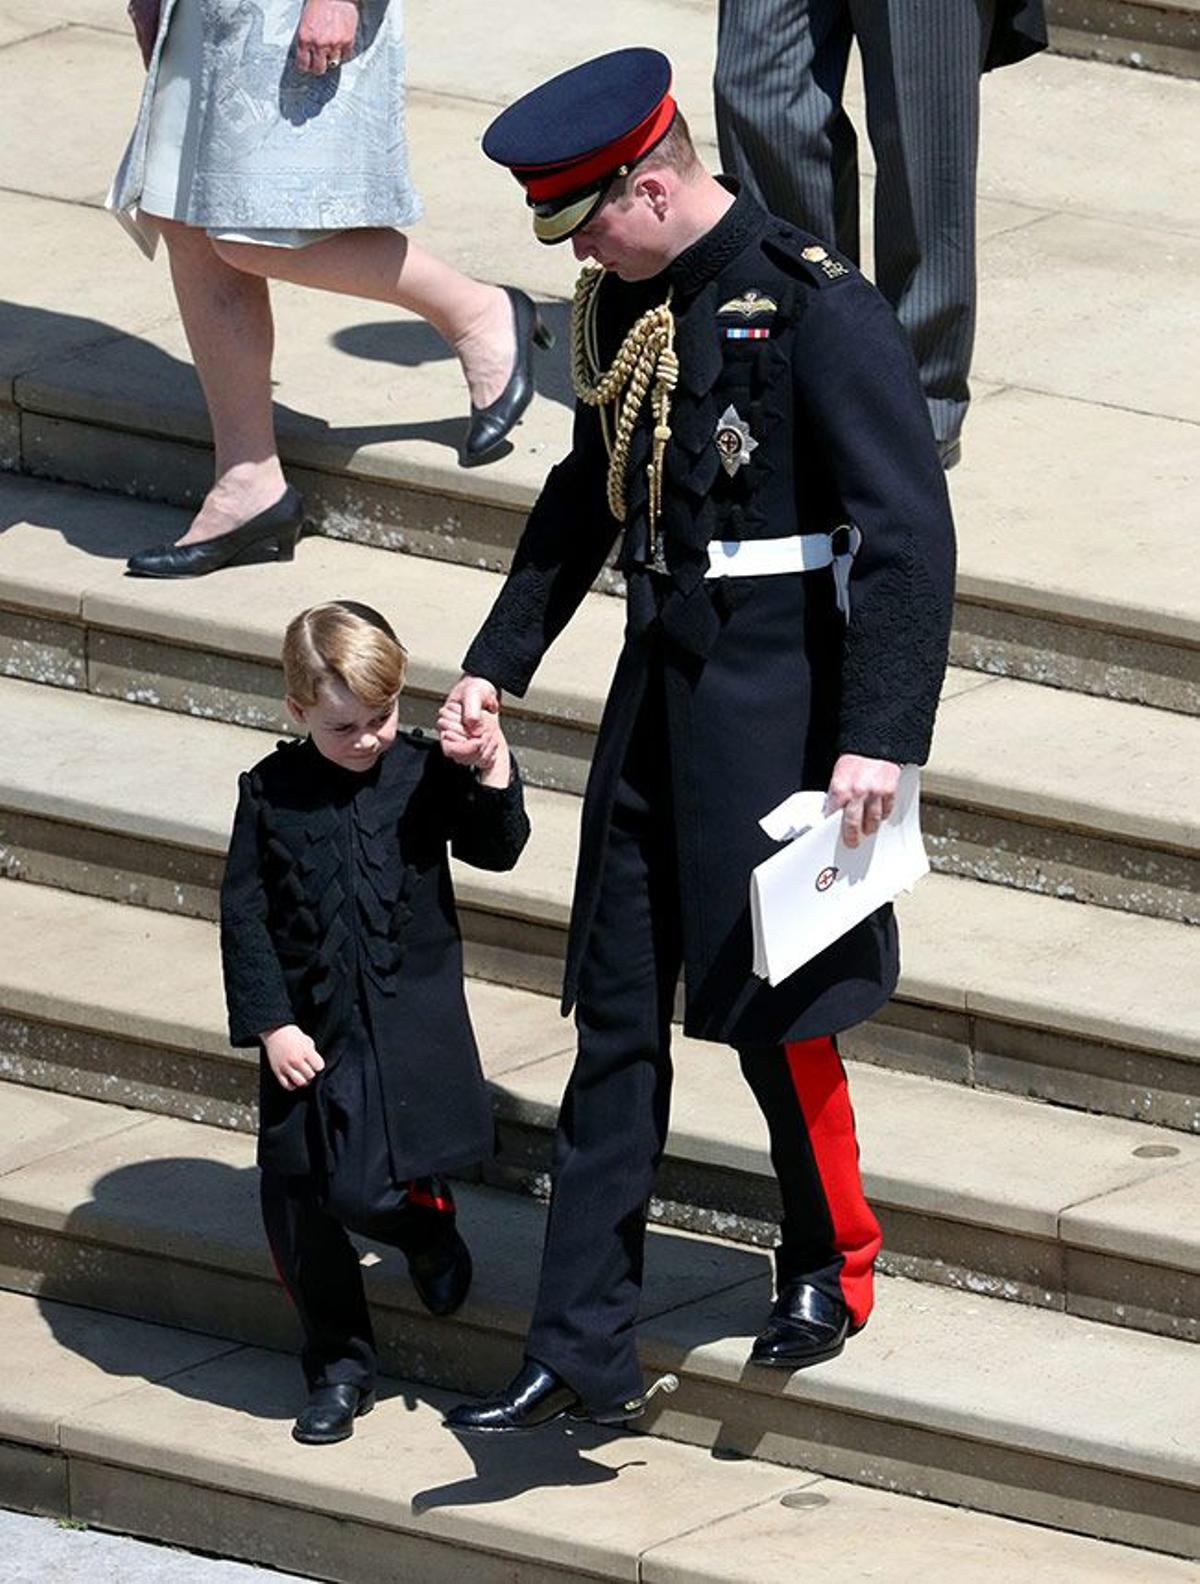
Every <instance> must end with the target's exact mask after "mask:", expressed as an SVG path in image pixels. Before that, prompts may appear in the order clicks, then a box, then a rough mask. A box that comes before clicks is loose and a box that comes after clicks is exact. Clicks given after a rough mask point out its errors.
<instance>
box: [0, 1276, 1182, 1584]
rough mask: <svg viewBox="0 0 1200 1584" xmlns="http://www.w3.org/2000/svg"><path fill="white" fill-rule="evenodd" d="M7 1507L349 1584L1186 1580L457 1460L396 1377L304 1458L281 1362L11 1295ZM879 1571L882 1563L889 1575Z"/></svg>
mask: <svg viewBox="0 0 1200 1584" xmlns="http://www.w3.org/2000/svg"><path fill="white" fill-rule="evenodd" d="M0 1317H2V1319H3V1326H4V1335H5V1339H6V1347H5V1351H4V1356H3V1359H0V1420H2V1422H3V1425H4V1430H3V1432H2V1435H3V1440H2V1441H0V1468H3V1471H4V1476H5V1491H6V1499H7V1500H8V1501H9V1502H10V1503H11V1504H12V1505H13V1506H17V1507H21V1508H24V1509H25V1510H27V1511H34V1512H42V1513H47V1514H51V1515H53V1516H54V1517H57V1518H58V1519H60V1520H62V1521H66V1522H70V1523H73V1524H86V1525H88V1526H89V1527H92V1528H99V1529H110V1530H116V1531H118V1532H121V1533H127V1534H137V1535H143V1536H146V1537H148V1538H151V1539H154V1540H161V1541H168V1542H170V1543H173V1544H175V1545H184V1546H192V1547H196V1548H198V1549H202V1550H204V1551H218V1552H221V1553H223V1554H224V1555H226V1556H233V1557H239V1558H243V1559H245V1560H247V1561H251V1562H257V1563H260V1564H266V1565H270V1566H274V1567H281V1568H286V1569H288V1570H289V1571H294V1572H298V1573H302V1574H303V1575H304V1576H305V1577H309V1578H315V1579H329V1580H336V1581H338V1584H377V1580H379V1579H380V1578H384V1577H387V1578H413V1579H416V1578H419V1579H421V1580H422V1581H423V1584H452V1581H453V1584H457V1581H459V1580H461V1579H464V1578H470V1579H471V1580H472V1584H510V1581H511V1580H513V1579H515V1578H519V1579H520V1580H521V1584H573V1581H580V1584H582V1581H584V1580H587V1581H595V1580H598V1579H600V1580H637V1581H640V1584H791V1580H792V1579H794V1577H795V1570H796V1557H797V1556H798V1555H801V1554H816V1555H820V1557H821V1559H822V1561H821V1570H822V1575H823V1577H825V1578H827V1579H828V1580H829V1581H830V1584H860V1581H861V1580H863V1579H869V1578H871V1577H873V1576H874V1577H881V1576H883V1575H881V1574H880V1572H879V1568H880V1566H884V1567H885V1568H886V1577H887V1579H888V1584H924V1581H925V1580H927V1579H928V1578H929V1577H930V1576H931V1573H933V1574H935V1575H937V1576H944V1577H952V1578H954V1579H956V1580H959V1581H961V1584H1008V1581H1009V1580H1010V1579H1012V1578H1013V1577H1014V1576H1016V1577H1020V1578H1028V1579H1043V1578H1045V1579H1049V1578H1053V1579H1056V1580H1059V1581H1061V1584H1185V1581H1186V1580H1190V1579H1194V1578H1195V1569H1194V1567H1193V1566H1192V1564H1191V1563H1190V1562H1188V1561H1186V1560H1183V1559H1180V1558H1175V1557H1170V1556H1164V1555H1157V1554H1155V1553H1153V1552H1149V1551H1146V1550H1142V1549H1134V1548H1132V1547H1128V1546H1123V1545H1118V1544H1113V1543H1105V1542H1103V1541H1099V1540H1094V1539H1087V1538H1083V1537H1081V1536H1078V1535H1071V1534H1064V1533H1061V1532H1059V1531H1056V1530H1052V1529H1047V1528H1044V1527H1041V1526H1037V1525H1033V1524H1029V1523H1016V1522H1013V1521H1011V1520H1009V1519H1004V1518H996V1517H991V1516H987V1515H984V1514H980V1513H973V1512H968V1511H963V1510H961V1508H956V1507H950V1506H945V1505H942V1504H939V1503H936V1502H929V1501H918V1500H914V1499H913V1498H912V1497H909V1496H903V1495H897V1494H894V1493H892V1492H888V1491H883V1490H872V1489H869V1488H866V1487H864V1486H863V1485H861V1484H849V1483H847V1482H845V1481H844V1480H840V1479H832V1478H830V1477H828V1476H822V1475H821V1474H819V1473H817V1472H814V1471H811V1470H810V1471H802V1470H799V1469H794V1468H780V1467H777V1466H776V1465H774V1464H770V1463H765V1462H762V1461H750V1460H746V1459H736V1458H730V1457H728V1456H723V1457H719V1458H714V1457H713V1456H712V1455H711V1454H709V1453H707V1452H704V1451H702V1450H700V1449H699V1448H697V1447H694V1446H688V1445H682V1444H677V1443H674V1442H671V1441H666V1440H663V1439H661V1438H659V1437H655V1436H636V1437H635V1436H632V1435H629V1434H624V1433H620V1432H602V1431H598V1430H594V1429H590V1428H584V1427H577V1428H574V1429H572V1430H570V1431H567V1432H564V1431H562V1430H560V1429H557V1428H552V1429H549V1430H545V1431H542V1432H541V1433H539V1434H537V1435H531V1436H527V1437H524V1438H520V1439H518V1440H516V1441H513V1442H505V1443H504V1444H503V1446H501V1447H496V1448H495V1449H494V1450H492V1449H491V1444H490V1443H482V1444H472V1443H468V1442H466V1441H460V1440H458V1439H456V1438H455V1437H453V1436H451V1435H449V1434H447V1433H446V1431H445V1430H443V1429H442V1427H441V1425H440V1423H439V1420H440V1414H441V1410H442V1407H443V1405H444V1404H445V1403H446V1402H447V1401H449V1400H450V1398H449V1397H448V1396H447V1394H445V1393H442V1392H438V1391H437V1390H436V1389H434V1390H431V1389H430V1388H429V1387H428V1386H425V1385H422V1384H419V1383H417V1382H414V1381H406V1380H400V1379H393V1378H387V1379H385V1380H384V1381H383V1382H382V1383H381V1391H380V1401H379V1404H378V1406H377V1407H376V1409H375V1411H374V1412H373V1413H372V1415H371V1416H370V1418H369V1419H364V1420H363V1421H361V1422H360V1424H359V1426H358V1429H357V1433H356V1435H355V1437H354V1439H353V1440H352V1441H350V1442H348V1443H345V1444H344V1445H342V1446H340V1447H339V1448H338V1449H337V1451H336V1452H333V1453H324V1452H314V1451H313V1450H312V1449H311V1448H307V1447H298V1446H296V1445H295V1444H294V1443H293V1442H292V1441H291V1439H290V1438H289V1436H288V1434H287V1425H288V1421H289V1420H290V1419H291V1417H292V1415H293V1414H294V1413H295V1411H296V1406H297V1373H296V1369H295V1365H294V1363H293V1361H292V1360H290V1359H287V1358H284V1357H282V1356H281V1355H280V1354H279V1353H276V1352H270V1351H267V1350H265V1349H261V1348H253V1347H245V1346H240V1347H232V1348H231V1347H230V1345H229V1343H228V1341H226V1340H224V1339H222V1338H219V1337H212V1336H205V1335H203V1334H199V1333H197V1332H195V1331H191V1330H188V1331H184V1330H178V1329H174V1328H171V1327H167V1326H162V1325H152V1324H147V1323H145V1322H143V1321H137V1320H129V1319H124V1318H121V1317H118V1316H113V1315H109V1314H98V1313H96V1312H94V1311H92V1310H88V1309H82V1308H78V1307H75V1306H73V1305H70V1304H63V1303H55V1302H46V1301H40V1302H39V1301H35V1300H33V1299H31V1298H27V1297H22V1296H20V1295H17V1294H11V1293H5V1294H2V1295H0ZM884 1559H886V1561H885V1560H884Z"/></svg>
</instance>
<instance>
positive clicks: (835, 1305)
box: [750, 1281, 850, 1369]
mask: <svg viewBox="0 0 1200 1584" xmlns="http://www.w3.org/2000/svg"><path fill="white" fill-rule="evenodd" d="M849 1335H850V1316H849V1313H848V1312H847V1309H846V1306H845V1304H844V1303H842V1301H841V1299H840V1298H831V1297H830V1296H829V1294H828V1293H825V1292H822V1291H821V1290H820V1289H819V1288H817V1287H813V1286H811V1285H810V1284H809V1283H808V1282H805V1281H793V1282H788V1283H787V1285H786V1286H784V1287H783V1288H782V1289H781V1290H780V1293H779V1297H778V1298H777V1299H776V1300H775V1306H774V1308H773V1309H772V1310H771V1318H770V1319H769V1320H768V1321H767V1323H766V1325H765V1326H764V1327H763V1329H762V1330H761V1331H760V1332H759V1334H758V1336H756V1337H755V1339H754V1346H753V1347H752V1348H751V1350H750V1362H751V1364H770V1365H774V1366H775V1367H776V1368H778V1369H805V1368H807V1367H808V1365H810V1364H824V1363H825V1361H826V1360H827V1359H831V1358H836V1357H837V1356H838V1354H839V1353H840V1352H841V1351H842V1349H843V1348H844V1347H845V1345H846V1338H847V1337H848V1336H849Z"/></svg>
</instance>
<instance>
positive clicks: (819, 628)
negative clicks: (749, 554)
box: [464, 192, 954, 1045]
mask: <svg viewBox="0 0 1200 1584" xmlns="http://www.w3.org/2000/svg"><path fill="white" fill-rule="evenodd" d="M600 291H601V294H602V295H601V296H600V298H599V300H598V335H599V340H600V350H601V353H602V361H603V363H604V364H605V366H607V365H608V363H609V362H610V361H611V359H612V357H613V355H614V353H615V351H616V349H617V347H618V345H619V344H620V342H621V339H622V337H623V336H624V335H625V333H626V332H627V331H628V329H629V327H630V325H631V324H632V323H634V322H635V320H636V319H637V317H638V316H639V315H640V314H641V313H642V312H643V311H644V310H645V309H646V308H648V307H650V306H652V305H656V304H659V303H661V302H663V301H664V300H665V298H666V296H667V293H668V291H670V293H671V308H672V314H673V317H674V323H675V350H676V352H677V354H678V358H679V376H678V383H677V385H676V388H675V391H674V393H673V396H672V400H671V414H670V425H671V439H670V441H669V442H668V444H667V447H666V463H665V478H664V481H663V498H662V522H661V529H662V541H663V548H664V552H665V556H666V561H667V564H668V566H669V568H670V575H669V577H664V576H660V575H659V574H657V573H654V572H651V571H648V570H647V567H646V565H645V561H646V554H647V525H646V499H647V485H646V467H645V464H646V463H647V461H648V460H649V456H650V445H651V422H650V421H649V418H648V416H647V414H648V409H649V403H646V404H645V405H644V407H643V409H642V416H641V418H640V421H639V422H638V424H637V425H636V428H635V430H634V435H633V439H632V442H631V451H630V459H629V467H628V470H627V475H626V478H627V486H628V489H627V500H628V511H627V518H626V523H625V527H624V533H623V542H622V549H621V555H620V561H619V565H620V566H621V567H622V569H623V570H624V571H625V574H626V579H627V585H628V625H627V631H626V642H625V647H624V650H623V652H622V655H621V657H620V660H619V661H618V664H617V670H616V675H615V677H614V679H613V684H612V687H611V689H610V692H609V697H608V702H607V704H606V706H605V711H604V716H603V719H602V721H601V725H600V732H599V737H598V740H597V744H596V751H595V755H594V757H593V763H592V772H591V776H590V778H589V781H588V788H587V795H586V797H585V800H584V811H583V822H582V831H581V838H580V853H579V869H578V875H577V881H576V890H575V902H574V907H573V909H572V915H571V934H570V940H569V944H568V954H567V968H566V975H565V979H564V1004H565V1005H566V1006H569V1005H570V1004H571V1002H572V1000H573V998H574V995H575V991H576V987H577V982H578V972H579V966H580V963H581V961H582V954H583V951H584V948H585V946H586V942H587V938H588V933H589V930H590V928H591V922H592V917H593V914H594V908H595V902H596V897H597V895H598V890H599V882H600V876H601V872H602V868H603V862H604V853H605V848H606V843H607V839H608V830H609V824H610V817H611V810H612V803H613V796H614V791H615V788H616V784H617V780H618V777H619V774H620V770H621V765H622V762H623V760H624V757H625V751H626V747H627V745H628V742H629V740H630V734H631V731H632V728H633V724H634V720H635V718H636V715H637V711H638V709H639V707H640V705H641V702H642V699H643V698H644V696H645V691H646V688H647V686H653V687H655V688H661V689H662V690H663V693H664V701H665V713H666V730H667V738H668V742H667V749H668V754H669V759H670V786H669V787H667V788H664V789H663V792H662V796H663V799H664V801H666V802H667V803H668V804H669V810H670V819H671V828H672V830H673V833H674V838H675V847H676V861H677V865H678V871H679V896H680V904H681V917H682V926H683V945H684V962H685V968H684V979H685V984H686V1001H685V1016H684V1027H685V1029H686V1031H687V1032H688V1033H689V1034H693V1035H695V1036H696V1037H697V1038H700V1039H711V1040H721V1041H725V1042H727V1043H729V1044H732V1045H740V1044H778V1043H783V1042H785V1041H788V1040H803V1039H811V1038H815V1037H816V1036H818V1035H823V1034H830V1033H835V1032H837V1031H838V1030H839V1029H844V1028H849V1027H851V1026H853V1025H854V1024H856V1023H859V1022H861V1021H862V1020H863V1019H864V1018H866V1017H869V1016H870V1015H871V1014H872V1013H873V1012H875V1011H876V1010H877V1009H878V1008H879V1007H880V1006H881V1005H882V1003H883V1002H884V1001H886V999H887V997H888V996H889V995H890V994H891V991H892V989H893V987H894V984H895V981H896V975H897V946H896V932H895V927H894V924H893V922H892V917H891V909H890V908H888V909H883V910H881V911H880V912H879V913H877V914H875V915H873V916H872V918H870V919H868V920H867V921H866V922H864V923H863V924H862V925H860V926H859V927H858V928H857V929H855V930H853V931H851V932H850V933H849V934H848V935H845V936H843V937H842V939H841V940H840V941H838V942H836V943H835V944H834V945H833V946H831V947H830V948H829V949H828V950H827V951H825V952H822V953H821V954H820V955H819V956H818V957H816V958H815V959H814V960H813V961H812V962H811V963H809V964H807V965H806V966H805V968H803V969H802V970H801V971H800V972H799V973H796V974H793V975H792V976H791V978H790V979H788V980H786V981H785V982H784V984H782V985H780V986H778V987H777V988H775V989H772V988H770V987H769V986H768V985H766V984H765V983H764V982H763V981H762V980H760V979H757V978H756V977H755V976H754V975H753V973H752V971H751V962H752V950H751V934H750V913H749V906H748V888H749V877H750V871H751V869H752V868H753V867H754V866H755V865H756V864H757V863H760V862H761V861H762V860H763V859H764V858H766V857H769V856H770V855H771V853H773V852H774V851H776V850H777V848H776V845H775V844H774V843H773V842H771V841H770V840H769V839H768V837H767V836H766V835H765V834H764V833H763V831H762V830H761V828H760V827H759V824H758V820H759V817H760V816H761V815H763V814H765V813H767V811H768V810H769V809H771V808H774V806H775V805H776V804H777V803H779V802H780V801H781V800H782V799H783V798H784V797H786V796H788V795H789V794H790V793H791V792H794V791H796V790H797V788H799V787H824V786H827V785H828V783H829V776H830V772H831V770H832V768H833V764H834V761H835V759H836V758H837V756H838V754H839V753H843V752H848V753H858V754H863V755H866V756H869V757H874V758H880V759H893V760H896V761H898V762H914V763H920V762H922V761H923V760H924V759H925V757H926V755H927V754H928V751H929V743H930V735H931V733H932V730H933V718H934V711H935V709H936V707H937V701H938V693H939V689H940V686H941V682H942V676H943V672H944V670H945V665H946V653H947V645H948V641H949V633H950V618H951V607H952V599H953V588H954V528H953V522H952V520H951V515H950V505H949V500H948V497H947V493H946V483H945V478H944V475H943V472H942V467H941V463H940V461H939V459H938V454H937V449H936V446H935V444H934V439H933V430H932V428H931V426H930V422H929V414H928V410H927V408H926V405H925V400H924V397H923V395H922V393H921V387H920V383H919V381H918V378H917V371H916V365H915V363H914V361H913V356H912V352H911V350H910V348H909V346H908V343H907V341H906V339H905V337H904V334H903V332H902V331H901V329H900V327H899V325H898V324H897V322H896V317H895V315H894V314H893V313H892V311H891V309H890V308H889V307H888V305H887V304H886V303H885V302H884V300H883V298H882V297H880V295H879V293H878V292H877V291H875V289H874V288H873V287H872V286H870V285H869V284H868V282H867V281H866V280H865V279H864V278H863V277H862V276H861V275H860V274H859V272H858V270H857V269H855V268H854V266H853V265H852V264H850V263H849V261H848V260H845V259H841V258H838V257H835V256H834V255H833V254H831V252H830V251H829V250H828V249H827V248H826V247H825V246H824V245H822V244H821V243H819V242H818V240H817V238H816V237H813V236H810V235H808V234H807V233H803V232H799V231H797V230H796V229H795V228H794V227H791V226H788V225H785V224H784V223H783V222H782V221H779V220H776V219H773V218H772V217H771V216H769V215H766V214H764V213H763V211H762V210H761V209H759V208H758V206H757V205H756V204H755V203H754V202H753V201H752V200H751V199H750V198H749V196H748V195H747V194H746V193H745V192H742V193H740V194H739V195H738V197H737V200H736V202H735V203H734V205H733V207H732V208H731V209H729V210H728V211H727V213H726V214H725V215H724V216H723V217H722V218H721V219H720V220H719V221H718V222H717V224H716V225H715V226H714V227H713V229H712V230H711V231H710V232H709V233H708V234H707V235H706V236H704V237H701V238H700V239H699V240H698V241H697V242H695V243H694V244H693V245H692V246H691V247H690V248H688V249H687V250H686V251H685V252H684V253H682V254H681V255H680V256H679V257H678V258H677V259H675V260H674V261H673V262H672V263H671V264H670V265H668V267H667V268H666V269H665V270H664V271H663V272H662V274H661V275H658V276H656V277H655V278H654V279H653V280H650V281H646V282H637V283H626V282H623V281H621V280H619V279H617V278H616V277H613V276H609V277H606V279H605V280H604V282H603V285H602V286H601V287H600ZM747 305H749V307H747ZM748 326H753V327H755V328H757V329H758V330H760V331H761V332H762V335H761V337H760V338H757V339H753V338H752V339H745V338H743V336H742V335H739V334H738V332H744V330H745V329H746V327H748ZM731 332H732V333H731ZM730 408H732V409H734V413H735V416H736V417H737V418H738V419H739V420H741V421H743V422H744V423H745V425H746V427H747V428H748V429H749V432H750V435H751V438H752V439H753V440H754V441H755V442H756V444H755V449H754V451H753V454H752V456H751V457H750V459H749V462H748V463H747V465H745V466H744V467H739V468H737V469H736V470H735V471H734V473H733V474H732V476H731V475H729V474H728V473H727V472H726V469H725V468H724V467H723V465H722V460H721V454H720V452H719V451H718V448H717V444H716V436H717V432H718V430H719V429H720V428H721V427H722V425H723V421H724V415H725V414H727V412H728V410H729V409H730ZM607 467H608V453H607V449H606V446H605V443H604V438H603V435H602V433H601V429H600V423H599V420H598V417H597V414H596V411H595V409H594V408H592V407H588V406H584V405H583V404H582V403H580V404H579V405H578V407H577V409H576V420H575V431H574V443H573V447H572V451H571V454H570V456H568V457H567V458H566V459H565V460H564V461H562V462H561V463H559V465H558V466H557V467H556V468H554V469H553V471H552V472H551V473H550V475H549V477H548V478H547V480H546V483H545V486H544V488H543V490H542V494H541V496H540V498H539V500H538V502H537V504H536V505H535V506H534V508H533V511H532V513H531V515H530V518H529V521H528V523H527V525H526V528H525V532H524V534H523V535H522V537H521V541H520V543H519V545H518V546H517V550H516V554H515V555H514V557H513V563H512V568H511V570H510V572H509V576H508V579H507V581H506V583H505V586H504V588H503V590H502V591H501V593H500V595H499V597H498V598H497V600H496V603H495V605H494V607H493V609H492V612H491V614H490V615H489V617H488V619H487V621H486V623H485V624H484V626H483V628H482V630H481V631H480V633H479V634H478V635H477V637H476V639H475V641H474V642H473V643H472V645H471V648H470V650H469V652H468V654H467V656H466V659H465V661H464V669H465V670H467V671H469V672H471V673H473V674H474V675H476V676H482V677H487V678H489V679H490V680H491V681H492V682H494V683H495V684H496V685H497V686H499V687H504V688H507V689H508V690H509V691H510V692H513V693H517V694H520V693H523V692H524V691H525V689H526V687H527V686H528V684H529V681H530V678H531V677H532V676H533V674H534V671H535V670H536V668H537V665H538V663H539V662H540V660H541V658H542V655H543V654H544V653H545V651H546V649H547V648H548V647H549V645H550V644H551V642H552V641H553V640H554V638H555V636H556V635H557V634H558V632H560V631H561V629H562V628H563V627H564V626H565V625H566V623H567V621H568V620H569V619H570V617H571V615H572V614H573V612H574V611H575V609H576V608H577V607H578V605H579V603H580V601H581V600H582V599H583V597H584V594H585V593H586V591H587V589H588V587H589V586H590V584H591V582H592V579H593V578H594V577H595V575H596V573H597V572H598V571H599V569H600V567H601V566H602V565H603V563H604V559H605V557H606V555H607V554H608V551H609V549H610V547H611V545H612V543H613V540H614V539H615V538H616V536H617V534H618V532H620V531H621V525H620V524H618V523H617V522H616V521H615V519H614V518H613V516H612V514H611V513H610V511H609V509H608V506H607V503H606V495H605V475H606V472H607ZM842 523H853V524H855V525H856V526H857V527H858V528H859V529H860V530H861V532H862V546H861V549H860V551H859V553H858V555H857V557H856V558H855V561H854V571H853V576H852V579H851V602H852V606H853V614H852V618H851V621H850V624H849V626H848V627H847V626H846V624H845V622H844V621H843V619H842V617H841V616H840V614H839V612H838V610H837V607H836V604H835V597H834V592H835V591H834V581H833V574H832V573H831V571H830V570H828V569H824V570H821V571H815V572H812V573H809V574H805V573H800V572H797V573H790V574H787V575H783V576H777V577H744V578H738V577H733V578H727V579H723V580H719V581H716V582H710V581H707V580H706V579H705V576H704V573H705V570H706V568H707V566H708V559H709V558H708V549H707V546H708V544H709V542H710V541H711V540H714V539H716V540H722V541H727V542H734V543H737V542H745V541H749V540H755V539H773V538H786V537H788V536H790V535H794V534H807V533H829V532H830V531H831V530H833V529H834V528H836V527H837V526H838V525H839V524H842Z"/></svg>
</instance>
